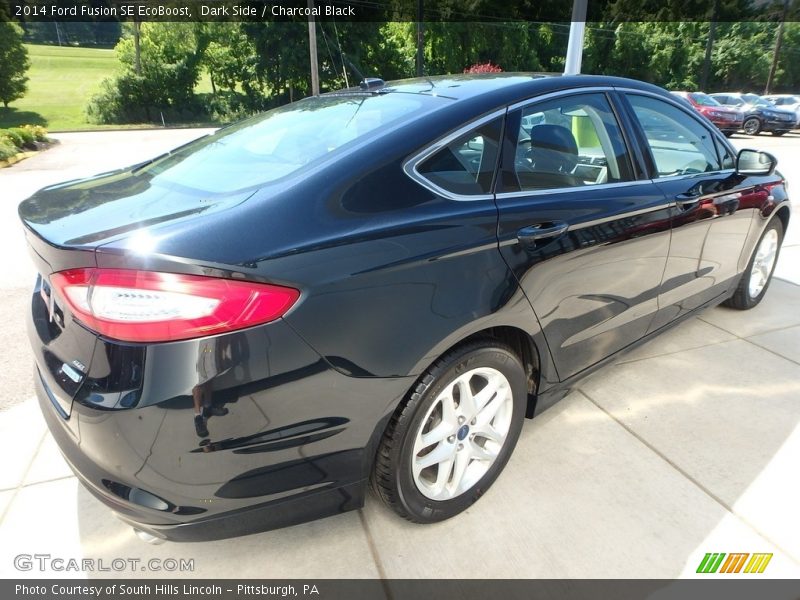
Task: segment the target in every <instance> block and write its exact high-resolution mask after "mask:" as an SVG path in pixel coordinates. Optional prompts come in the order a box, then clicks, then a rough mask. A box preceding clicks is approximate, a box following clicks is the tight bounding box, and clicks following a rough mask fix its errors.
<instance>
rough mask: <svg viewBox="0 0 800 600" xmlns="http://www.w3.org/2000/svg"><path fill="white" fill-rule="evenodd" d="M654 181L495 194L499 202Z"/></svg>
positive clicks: (637, 180)
mask: <svg viewBox="0 0 800 600" xmlns="http://www.w3.org/2000/svg"><path fill="white" fill-rule="evenodd" d="M653 182H654V180H653V179H633V180H631V181H615V182H613V183H598V184H594V185H592V184H588V185H573V186H570V187H559V188H548V189H544V190H520V191H518V192H500V193H498V194H495V196H496V197H497V199H498V200H504V199H506V198H522V197H526V196H545V195H549V194H566V193H569V192H577V191H581V190H607V189H610V188H622V187H627V186H634V185H645V184H647V185H652V184H653Z"/></svg>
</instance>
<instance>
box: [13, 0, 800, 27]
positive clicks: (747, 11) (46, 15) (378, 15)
mask: <svg viewBox="0 0 800 600" xmlns="http://www.w3.org/2000/svg"><path fill="white" fill-rule="evenodd" d="M587 4H588V6H587V14H586V20H587V21H589V22H597V21H605V22H608V21H611V22H622V21H712V20H713V21H718V22H726V21H727V22H732V21H775V22H777V21H781V20H782V21H798V20H800V0H587ZM572 9H573V4H572V1H571V0H477V1H474V2H465V1H464V0H314V1H313V2H309V1H308V0H0V18H4V17H3V13H4V12H5V13H6V15H7V17H8V18H9V19H10V20H12V21H17V22H70V21H80V22H91V21H140V22H146V21H251V22H268V21H306V20H308V19H309V18H310V17H314V18H315V19H317V20H321V21H327V20H345V21H362V22H364V21H370V22H385V21H417V20H420V19H419V15H420V14H421V16H422V19H421V20H422V21H426V22H436V21H445V22H469V21H472V22H491V21H503V22H508V21H528V22H568V21H570V20H571V17H572Z"/></svg>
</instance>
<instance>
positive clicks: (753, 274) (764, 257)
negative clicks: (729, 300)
mask: <svg viewBox="0 0 800 600" xmlns="http://www.w3.org/2000/svg"><path fill="white" fill-rule="evenodd" d="M777 254H778V232H777V231H775V230H774V229H770V230H769V231H767V233H766V234H764V237H763V239H762V240H761V243H760V244H759V245H758V249H757V250H756V256H755V258H754V259H753V268H752V269H750V283H749V285H748V288H747V292H748V293H749V294H750V297H751V298H758V295H759V294H760V293H761V292H762V291H763V289H764V287H765V286H766V285H767V282H768V281H769V276H770V275H771V274H772V267H773V266H774V265H775V257H776V256H777Z"/></svg>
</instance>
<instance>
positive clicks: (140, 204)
mask: <svg viewBox="0 0 800 600" xmlns="http://www.w3.org/2000/svg"><path fill="white" fill-rule="evenodd" d="M252 195H253V190H249V191H245V192H237V193H233V194H212V193H207V192H202V191H200V190H194V189H191V188H186V187H183V186H179V185H176V184H174V183H170V182H166V181H162V180H160V179H159V177H158V176H157V175H156V176H153V175H150V174H140V173H137V172H136V170H135V169H133V170H131V169H129V170H121V171H112V172H110V173H103V174H101V175H96V176H94V177H90V178H87V179H79V180H75V181H69V182H66V183H62V184H58V185H54V186H50V187H46V188H44V189H42V190H40V191H38V192H36V193H35V194H34V195H33V196H31V197H30V198H28V199H27V200H25V201H23V202H22V203H21V204H20V205H19V216H20V218H21V219H22V221H23V223H24V224H25V226H26V227H28V228H29V229H30V230H32V231H33V232H34V233H36V234H37V235H38V236H39V237H41V238H43V239H44V240H45V241H47V242H48V243H50V244H53V245H56V246H62V247H87V246H91V247H96V246H99V245H102V244H105V243H108V242H111V241H114V240H116V239H118V238H120V237H123V236H126V235H130V234H131V232H134V231H136V230H141V229H144V228H148V227H154V226H157V225H159V224H164V223H167V222H174V221H176V220H181V219H187V218H191V217H193V216H196V215H200V214H208V213H211V212H216V211H220V210H224V209H226V208H230V207H232V206H235V205H237V204H239V203H241V202H243V201H244V200H246V199H247V198H248V197H250V196H252Z"/></svg>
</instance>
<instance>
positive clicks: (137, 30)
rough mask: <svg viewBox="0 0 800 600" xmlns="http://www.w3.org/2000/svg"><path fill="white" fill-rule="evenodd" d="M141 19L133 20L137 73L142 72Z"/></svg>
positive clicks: (134, 63)
mask: <svg viewBox="0 0 800 600" xmlns="http://www.w3.org/2000/svg"><path fill="white" fill-rule="evenodd" d="M141 27H142V23H141V21H137V20H135V19H134V21H133V70H134V72H135V73H136V74H137V75H141V74H142V45H141V40H140V38H141Z"/></svg>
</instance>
